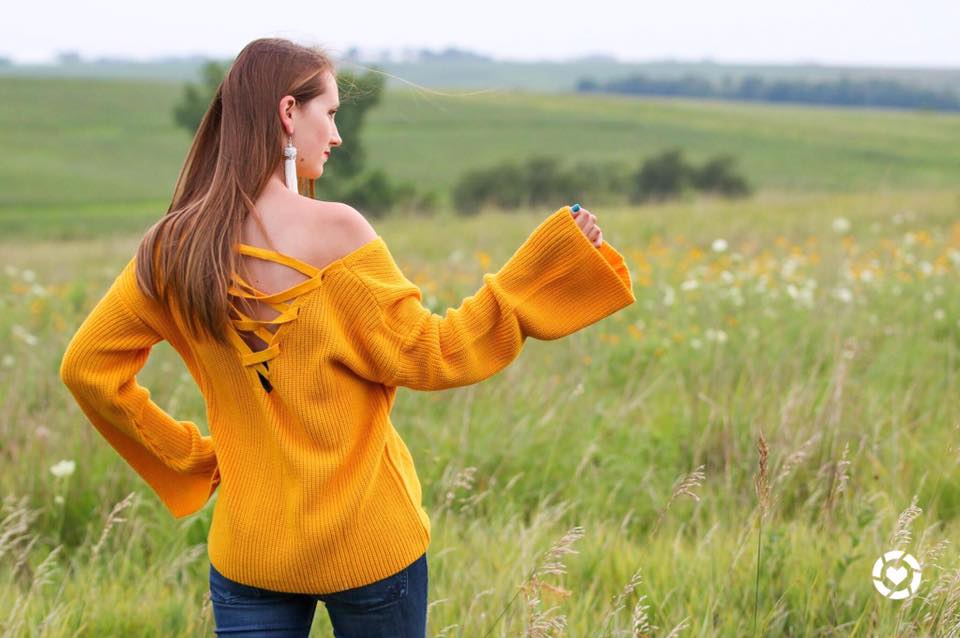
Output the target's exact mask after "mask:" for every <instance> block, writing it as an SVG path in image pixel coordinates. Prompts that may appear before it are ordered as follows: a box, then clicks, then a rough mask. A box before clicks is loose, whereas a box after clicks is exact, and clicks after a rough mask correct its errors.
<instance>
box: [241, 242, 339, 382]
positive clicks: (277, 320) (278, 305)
mask: <svg viewBox="0 0 960 638" xmlns="http://www.w3.org/2000/svg"><path fill="white" fill-rule="evenodd" d="M237 249H238V251H239V253H240V254H241V255H249V256H251V257H257V258H259V259H265V260H267V261H274V262H277V263H280V264H283V265H284V266H288V267H290V268H293V269H294V270H297V271H299V272H301V273H303V274H304V275H306V276H307V277H308V278H307V279H305V280H304V281H302V282H300V283H298V284H296V285H294V286H291V287H290V288H287V289H286V290H282V291H280V292H277V293H272V294H268V293H264V292H261V291H260V290H257V289H256V288H254V287H253V286H252V285H250V284H249V283H248V282H247V281H245V280H244V279H243V277H241V276H240V275H239V274H238V273H233V281H232V282H231V284H230V287H229V289H228V293H229V295H230V296H232V297H240V298H245V299H250V300H253V301H255V302H259V303H263V304H266V305H268V306H270V307H271V308H273V309H274V310H276V311H277V312H279V313H280V314H278V315H277V316H276V317H274V318H273V319H254V318H253V317H250V316H248V315H247V314H245V313H244V312H243V311H242V310H240V308H238V307H237V306H236V305H235V304H234V302H233V301H232V300H231V301H230V310H231V312H233V313H234V314H235V315H236V317H235V318H233V317H232V318H231V319H230V322H231V324H232V328H233V329H232V330H230V331H228V334H229V337H230V340H231V342H232V343H233V345H234V347H235V348H236V349H237V351H238V352H239V353H240V355H241V361H242V362H243V365H245V366H247V367H252V368H254V369H255V370H256V371H257V375H258V376H259V378H260V384H261V385H262V386H263V389H264V390H266V391H267V392H270V391H271V390H273V385H272V384H271V383H270V367H269V364H268V362H269V361H270V360H272V359H273V358H275V357H276V356H277V355H278V354H280V344H279V343H278V338H279V334H280V332H281V330H282V329H283V326H284V325H286V324H289V323H290V322H292V321H294V320H295V319H296V318H297V316H298V314H299V312H300V306H299V305H298V304H297V300H298V299H299V298H300V297H302V296H303V295H304V294H306V293H308V292H310V291H311V290H313V289H314V288H316V287H317V286H319V285H320V284H321V282H322V281H323V272H324V271H325V270H326V268H317V267H316V266H313V265H311V264H308V263H306V262H304V261H301V260H299V259H297V258H295V257H291V256H289V255H284V254H283V253H280V252H277V251H275V250H270V249H269V248H260V247H259V246H251V245H249V244H238V245H237ZM333 263H336V262H333ZM330 265H332V264H330ZM330 265H328V266H327V268H329V266H330ZM269 325H275V326H277V328H276V329H275V330H270V329H268V328H267V326H269ZM240 332H251V333H253V334H255V335H256V336H257V337H259V338H260V339H262V340H263V342H264V343H266V344H267V346H266V347H265V348H263V349H262V350H254V349H253V348H252V347H251V346H250V345H249V344H248V343H247V342H246V341H244V339H243V338H242V337H241V336H240Z"/></svg>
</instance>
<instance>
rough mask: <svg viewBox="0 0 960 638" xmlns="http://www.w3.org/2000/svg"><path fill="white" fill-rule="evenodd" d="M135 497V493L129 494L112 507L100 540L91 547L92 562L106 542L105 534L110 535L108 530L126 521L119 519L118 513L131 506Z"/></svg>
mask: <svg viewBox="0 0 960 638" xmlns="http://www.w3.org/2000/svg"><path fill="white" fill-rule="evenodd" d="M136 495H137V493H136V492H130V493H129V494H127V495H126V496H125V497H124V498H123V500H122V501H120V502H119V503H117V504H116V505H114V506H113V509H112V510H111V511H110V514H109V515H108V516H107V521H106V523H105V524H104V526H103V531H102V532H100V539H99V540H98V541H97V544H96V545H94V546H93V553H92V556H93V559H94V560H95V559H96V558H97V556H99V555H100V549H101V548H102V547H103V544H104V542H105V541H106V540H107V534H109V533H110V530H111V529H112V528H113V526H114V525H115V524H116V523H122V522H124V521H126V520H127V519H125V518H120V513H121V512H122V511H123V510H125V509H127V508H128V507H130V505H132V504H133V499H134V498H135V497H136Z"/></svg>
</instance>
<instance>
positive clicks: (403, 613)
mask: <svg viewBox="0 0 960 638" xmlns="http://www.w3.org/2000/svg"><path fill="white" fill-rule="evenodd" d="M318 600H321V601H323V603H324V605H325V606H326V608H327V614H328V615H329V616H330V623H331V624H332V625H333V635H334V638H426V635H427V555H426V554H424V555H423V556H421V557H420V558H418V559H417V560H416V561H414V562H413V563H412V564H410V565H409V566H407V567H406V568H405V569H402V570H400V571H399V572H397V573H396V574H394V575H392V576H387V577H386V578H384V579H383V580H378V581H377V582H375V583H371V584H369V585H363V586H361V587H355V588H353V589H346V590H344V591H338V592H334V593H332V594H292V593H286V592H279V591H273V590H269V589H261V588H259V587H252V586H250V585H243V584H241V583H238V582H236V581H234V580H230V579H229V578H227V577H226V576H224V575H223V574H221V573H220V572H218V571H217V569H216V568H215V567H214V566H213V564H212V563H211V564H210V601H211V602H212V603H213V616H214V622H215V623H216V629H215V631H216V634H217V636H243V637H244V638H261V637H266V636H269V637H270V638H294V637H296V638H306V637H307V636H309V634H310V626H311V625H312V624H313V615H314V612H315V611H316V608H317V601H318Z"/></svg>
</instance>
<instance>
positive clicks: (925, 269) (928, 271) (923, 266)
mask: <svg viewBox="0 0 960 638" xmlns="http://www.w3.org/2000/svg"><path fill="white" fill-rule="evenodd" d="M920 272H922V273H923V274H924V275H926V276H928V277H929V276H930V275H932V274H933V264H931V263H930V262H929V261H923V262H920Z"/></svg>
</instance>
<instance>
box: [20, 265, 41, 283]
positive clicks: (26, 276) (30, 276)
mask: <svg viewBox="0 0 960 638" xmlns="http://www.w3.org/2000/svg"><path fill="white" fill-rule="evenodd" d="M20 276H21V277H23V280H24V281H26V282H31V281H33V280H34V279H36V278H37V274H36V273H35V272H33V271H32V270H30V269H29V268H27V269H26V270H24V271H23V272H21V273H20Z"/></svg>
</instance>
